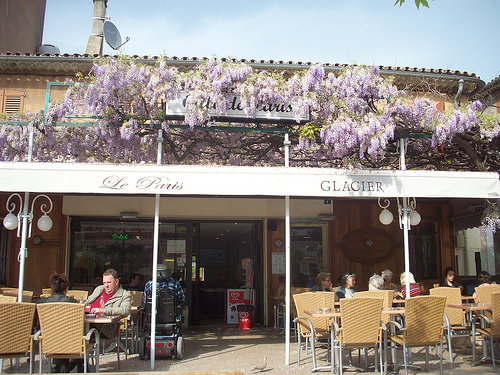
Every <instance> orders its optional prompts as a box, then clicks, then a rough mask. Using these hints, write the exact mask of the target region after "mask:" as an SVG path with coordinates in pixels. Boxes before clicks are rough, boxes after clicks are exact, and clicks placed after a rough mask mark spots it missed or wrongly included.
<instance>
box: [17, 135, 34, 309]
mask: <svg viewBox="0 0 500 375" xmlns="http://www.w3.org/2000/svg"><path fill="white" fill-rule="evenodd" d="M34 137H35V131H34V129H33V127H31V129H30V136H29V141H28V163H31V162H33V139H34ZM29 201H30V193H29V192H25V193H24V204H23V220H22V221H21V225H22V228H21V247H20V248H19V254H18V256H17V260H18V261H19V280H18V285H17V301H18V302H23V289H24V266H25V263H26V257H27V256H28V249H27V247H26V241H27V238H28V215H29V203H30V202H29Z"/></svg>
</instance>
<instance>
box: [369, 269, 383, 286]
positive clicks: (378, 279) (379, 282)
mask: <svg viewBox="0 0 500 375" xmlns="http://www.w3.org/2000/svg"><path fill="white" fill-rule="evenodd" d="M383 287H384V279H383V278H382V276H380V275H377V274H376V273H375V274H373V275H372V277H370V279H369V280H368V290H382V289H383Z"/></svg>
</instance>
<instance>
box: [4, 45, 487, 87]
mask: <svg viewBox="0 0 500 375" xmlns="http://www.w3.org/2000/svg"><path fill="white" fill-rule="evenodd" d="M98 57H99V56H98V55H93V56H92V55H87V54H68V53H65V54H55V55H51V54H40V53H36V54H29V53H28V54H22V53H10V52H7V53H2V54H0V71H3V72H12V73H14V72H30V73H33V74H35V73H40V72H43V73H45V74H53V75H72V74H75V73H76V72H82V71H83V72H85V71H88V70H89V69H90V68H91V66H92V63H93V61H94V59H96V58H98ZM103 57H105V58H106V57H108V58H111V57H118V56H116V55H115V56H111V55H104V56H103ZM131 57H132V58H133V59H136V60H138V61H140V62H143V63H154V62H156V61H158V60H159V59H161V57H160V56H138V55H133V56H131ZM167 60H168V63H169V65H177V66H180V67H182V66H184V67H186V68H189V67H190V66H193V65H196V64H199V63H200V62H201V61H205V60H208V58H206V57H203V58H198V57H191V58H189V57H177V56H173V57H167ZM221 60H222V61H233V62H235V63H246V64H249V65H251V66H252V67H254V68H256V69H279V70H288V71H294V70H301V69H307V68H309V67H310V66H311V65H313V64H315V63H313V62H309V61H308V62H302V61H297V62H293V61H281V60H280V61H275V60H254V59H251V60H246V59H241V60H238V59H229V58H221ZM323 66H324V67H325V70H327V71H329V70H331V71H339V70H341V69H343V68H345V67H347V66H349V64H328V63H326V64H323ZM380 70H381V73H382V74H384V75H392V76H395V84H396V85H398V86H401V85H402V86H405V85H406V84H407V83H408V82H409V81H412V80H413V81H414V80H415V79H433V80H435V81H436V82H437V84H438V85H439V86H440V89H441V90H445V91H449V92H450V93H453V92H456V87H457V86H458V80H459V79H463V80H464V81H465V88H464V91H465V92H466V93H470V92H477V91H478V90H480V89H482V87H484V82H483V81H482V80H481V79H479V78H478V77H477V76H476V74H475V73H468V72H462V71H459V70H450V69H432V68H410V67H392V66H380Z"/></svg>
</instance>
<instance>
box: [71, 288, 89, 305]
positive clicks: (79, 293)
mask: <svg viewBox="0 0 500 375" xmlns="http://www.w3.org/2000/svg"><path fill="white" fill-rule="evenodd" d="M68 296H70V297H73V298H74V299H76V300H77V301H79V302H82V301H83V302H85V301H86V300H87V298H88V296H89V292H88V290H75V289H70V290H68Z"/></svg>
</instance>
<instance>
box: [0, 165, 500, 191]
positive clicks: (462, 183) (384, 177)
mask: <svg viewBox="0 0 500 375" xmlns="http://www.w3.org/2000/svg"><path fill="white" fill-rule="evenodd" d="M0 191H2V192H23V191H30V192H39V193H82V194H89V193H90V194H162V195H226V196H286V195H288V196H296V197H325V198H326V197H333V198H335V197H352V198H356V197H416V198H418V197H432V198H499V197H500V182H499V176H498V174H497V173H483V172H438V171H410V170H407V171H386V170H362V171H357V172H353V171H348V170H340V169H329V168H284V167H274V168H273V167H221V166H179V165H175V166H169V165H166V166H165V165H162V166H158V165H123V164H120V165H113V164H76V163H75V164H70V163H24V162H19V163H15V162H4V163H0Z"/></svg>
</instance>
